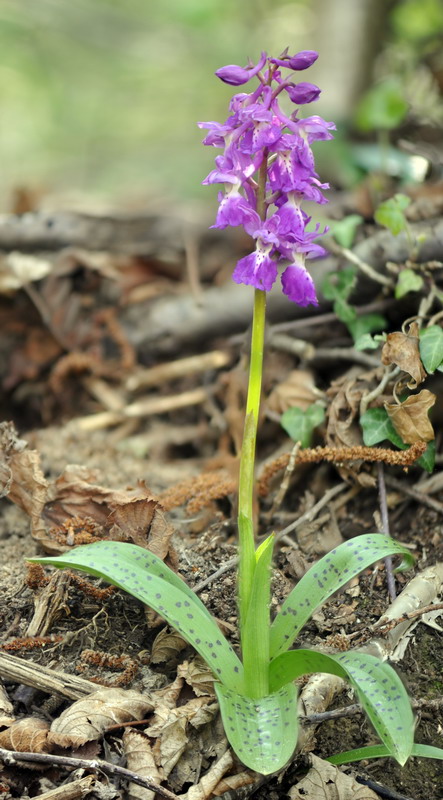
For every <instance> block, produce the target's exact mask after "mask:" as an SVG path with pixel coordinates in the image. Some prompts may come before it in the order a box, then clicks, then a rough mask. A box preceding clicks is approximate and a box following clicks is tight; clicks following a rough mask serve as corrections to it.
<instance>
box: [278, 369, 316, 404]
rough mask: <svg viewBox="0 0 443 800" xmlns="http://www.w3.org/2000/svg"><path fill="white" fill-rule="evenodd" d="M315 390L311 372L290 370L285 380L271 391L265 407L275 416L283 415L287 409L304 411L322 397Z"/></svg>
mask: <svg viewBox="0 0 443 800" xmlns="http://www.w3.org/2000/svg"><path fill="white" fill-rule="evenodd" d="M323 396H324V395H323V392H321V391H320V389H317V388H316V386H315V382H314V376H313V374H312V372H309V371H308V370H303V369H294V370H292V371H291V372H290V373H289V375H288V377H287V378H286V380H284V381H282V382H281V383H279V384H278V385H277V386H275V387H274V389H273V390H272V391H271V393H270V395H269V397H268V398H267V400H266V407H267V408H268V409H269V410H270V411H274V412H275V413H276V414H283V413H284V412H285V411H287V410H288V408H292V407H293V406H296V407H297V408H301V409H302V411H305V410H306V409H307V408H308V407H309V406H310V405H312V403H315V401H316V400H318V399H319V398H321V397H323Z"/></svg>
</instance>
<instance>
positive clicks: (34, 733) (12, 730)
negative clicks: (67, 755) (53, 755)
mask: <svg viewBox="0 0 443 800" xmlns="http://www.w3.org/2000/svg"><path fill="white" fill-rule="evenodd" d="M48 731H49V723H48V722H46V721H45V720H43V719H38V718H37V717H26V718H25V719H20V720H18V721H17V722H13V723H12V725H11V726H10V727H9V728H7V730H5V731H2V732H1V733H0V747H4V748H6V750H18V751H19V752H21V753H47V752H48V750H49V749H50V747H49V743H48Z"/></svg>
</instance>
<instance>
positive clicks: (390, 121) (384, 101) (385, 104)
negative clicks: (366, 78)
mask: <svg viewBox="0 0 443 800" xmlns="http://www.w3.org/2000/svg"><path fill="white" fill-rule="evenodd" d="M407 111H408V104H407V102H406V100H405V99H404V91H403V88H402V86H401V84H400V83H399V81H398V80H397V79H396V78H386V79H385V80H384V81H382V82H381V83H379V84H377V85H376V86H374V87H373V88H372V89H369V91H368V92H366V94H365V95H363V97H362V99H361V101H360V102H359V104H358V106H357V112H356V114H355V122H356V125H357V126H358V127H359V128H360V130H362V131H373V130H378V129H382V130H391V129H392V128H396V127H397V125H399V124H400V122H402V120H403V119H404V118H405V116H406V114H407Z"/></svg>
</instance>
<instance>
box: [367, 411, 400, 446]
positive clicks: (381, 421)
mask: <svg viewBox="0 0 443 800" xmlns="http://www.w3.org/2000/svg"><path fill="white" fill-rule="evenodd" d="M360 425H361V429H362V431H363V441H364V443H365V445H367V446H368V447H372V445H374V444H378V443H379V442H384V441H386V440H387V441H388V442H392V444H395V446H396V447H399V448H400V449H401V450H405V449H406V447H407V446H408V445H406V444H405V443H404V441H403V439H402V438H401V436H399V435H398V433H397V431H396V430H395V428H394V426H393V424H392V422H391V420H390V419H389V416H388V412H387V411H386V409H385V408H368V410H367V411H365V413H364V414H362V415H361V417H360Z"/></svg>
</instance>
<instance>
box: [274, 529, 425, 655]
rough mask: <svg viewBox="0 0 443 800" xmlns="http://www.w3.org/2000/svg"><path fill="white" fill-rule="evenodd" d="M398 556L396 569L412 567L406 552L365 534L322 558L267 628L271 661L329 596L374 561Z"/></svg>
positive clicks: (378, 536) (380, 536) (389, 541)
mask: <svg viewBox="0 0 443 800" xmlns="http://www.w3.org/2000/svg"><path fill="white" fill-rule="evenodd" d="M398 554H400V555H402V556H403V561H402V563H401V565H400V566H399V567H398V569H404V568H406V566H409V565H411V564H413V562H414V559H413V558H412V556H411V554H410V552H409V550H408V549H407V548H406V547H403V546H402V545H400V544H398V542H395V541H394V540H393V539H390V538H389V536H384V535H383V534H380V533H368V534H364V535H363V536H356V537H355V538H354V539H350V540H349V541H348V542H343V544H340V545H339V546H338V547H337V548H335V549H334V550H331V552H330V553H327V555H325V556H323V558H321V559H320V560H319V561H318V562H317V563H316V564H314V565H313V566H312V567H311V568H310V570H309V571H308V572H307V573H306V574H305V575H303V577H302V578H301V580H300V581H299V582H298V583H297V585H296V586H295V588H294V589H293V590H292V592H290V594H289V595H288V597H287V598H286V600H285V602H284V603H283V605H282V607H281V610H280V611H279V612H278V614H277V616H276V617H275V619H274V621H273V623H272V625H271V646H270V655H271V658H276V656H278V655H279V654H280V653H284V652H285V651H286V650H288V649H289V648H290V647H291V645H292V643H293V641H294V639H295V638H296V636H297V634H298V633H299V631H300V630H301V628H302V627H303V625H304V624H305V623H306V622H307V620H308V619H309V617H311V616H312V614H313V613H314V611H315V610H316V609H317V608H318V607H319V606H321V605H322V604H323V603H324V602H325V600H327V599H328V597H330V596H331V594H334V592H336V591H337V590H338V589H341V587H342V586H344V585H345V584H346V583H347V582H348V581H350V580H351V578H353V577H354V576H355V575H358V574H359V572H361V571H362V570H364V569H366V567H369V565H370V564H373V563H374V561H379V560H380V559H382V558H385V557H386V556H393V555H398Z"/></svg>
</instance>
